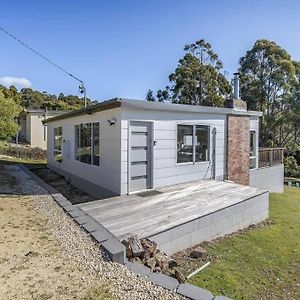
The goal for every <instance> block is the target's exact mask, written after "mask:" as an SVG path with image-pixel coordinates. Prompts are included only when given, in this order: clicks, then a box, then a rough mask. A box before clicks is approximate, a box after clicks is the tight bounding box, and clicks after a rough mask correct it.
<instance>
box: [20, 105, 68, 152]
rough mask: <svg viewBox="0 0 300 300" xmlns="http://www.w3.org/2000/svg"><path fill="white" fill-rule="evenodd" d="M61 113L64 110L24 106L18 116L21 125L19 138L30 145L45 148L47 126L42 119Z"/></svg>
mask: <svg viewBox="0 0 300 300" xmlns="http://www.w3.org/2000/svg"><path fill="white" fill-rule="evenodd" d="M63 113H66V111H61V110H48V109H31V108H24V109H23V111H22V112H21V113H20V115H19V118H18V121H19V124H20V126H21V130H20V132H19V137H18V138H19V140H20V141H21V142H25V143H29V144H30V146H31V147H39V148H41V149H47V128H46V124H43V123H42V121H44V120H46V119H48V118H52V117H54V116H58V115H60V114H63Z"/></svg>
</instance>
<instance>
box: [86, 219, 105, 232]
mask: <svg viewBox="0 0 300 300" xmlns="http://www.w3.org/2000/svg"><path fill="white" fill-rule="evenodd" d="M82 227H83V228H84V229H85V230H86V231H88V232H89V233H92V232H94V231H97V230H99V229H100V228H101V227H102V226H101V225H100V224H98V223H97V222H96V221H90V222H88V223H86V224H83V226H82Z"/></svg>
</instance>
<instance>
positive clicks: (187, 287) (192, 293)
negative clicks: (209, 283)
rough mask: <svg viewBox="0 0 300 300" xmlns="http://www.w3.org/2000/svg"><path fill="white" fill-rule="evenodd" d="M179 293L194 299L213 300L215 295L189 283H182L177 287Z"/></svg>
mask: <svg viewBox="0 0 300 300" xmlns="http://www.w3.org/2000/svg"><path fill="white" fill-rule="evenodd" d="M177 293H178V294H180V295H182V296H184V297H187V298H189V299H192V300H213V299H214V295H213V294H212V293H211V292H210V291H208V290H206V289H202V288H199V287H197V286H194V285H192V284H189V283H182V284H180V285H179V287H178V289H177Z"/></svg>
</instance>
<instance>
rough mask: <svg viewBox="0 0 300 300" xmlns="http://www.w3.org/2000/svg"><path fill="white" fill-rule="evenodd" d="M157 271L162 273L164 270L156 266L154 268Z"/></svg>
mask: <svg viewBox="0 0 300 300" xmlns="http://www.w3.org/2000/svg"><path fill="white" fill-rule="evenodd" d="M153 271H154V272H155V273H160V272H161V271H162V270H161V268H160V267H155V268H154V270H153Z"/></svg>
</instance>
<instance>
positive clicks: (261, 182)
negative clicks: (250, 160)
mask: <svg viewBox="0 0 300 300" xmlns="http://www.w3.org/2000/svg"><path fill="white" fill-rule="evenodd" d="M249 179H250V183H249V185H250V186H253V187H257V188H261V189H265V190H268V191H269V192H273V193H283V190H284V165H283V164H280V165H275V166H272V167H266V168H261V169H251V170H250V177H249Z"/></svg>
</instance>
